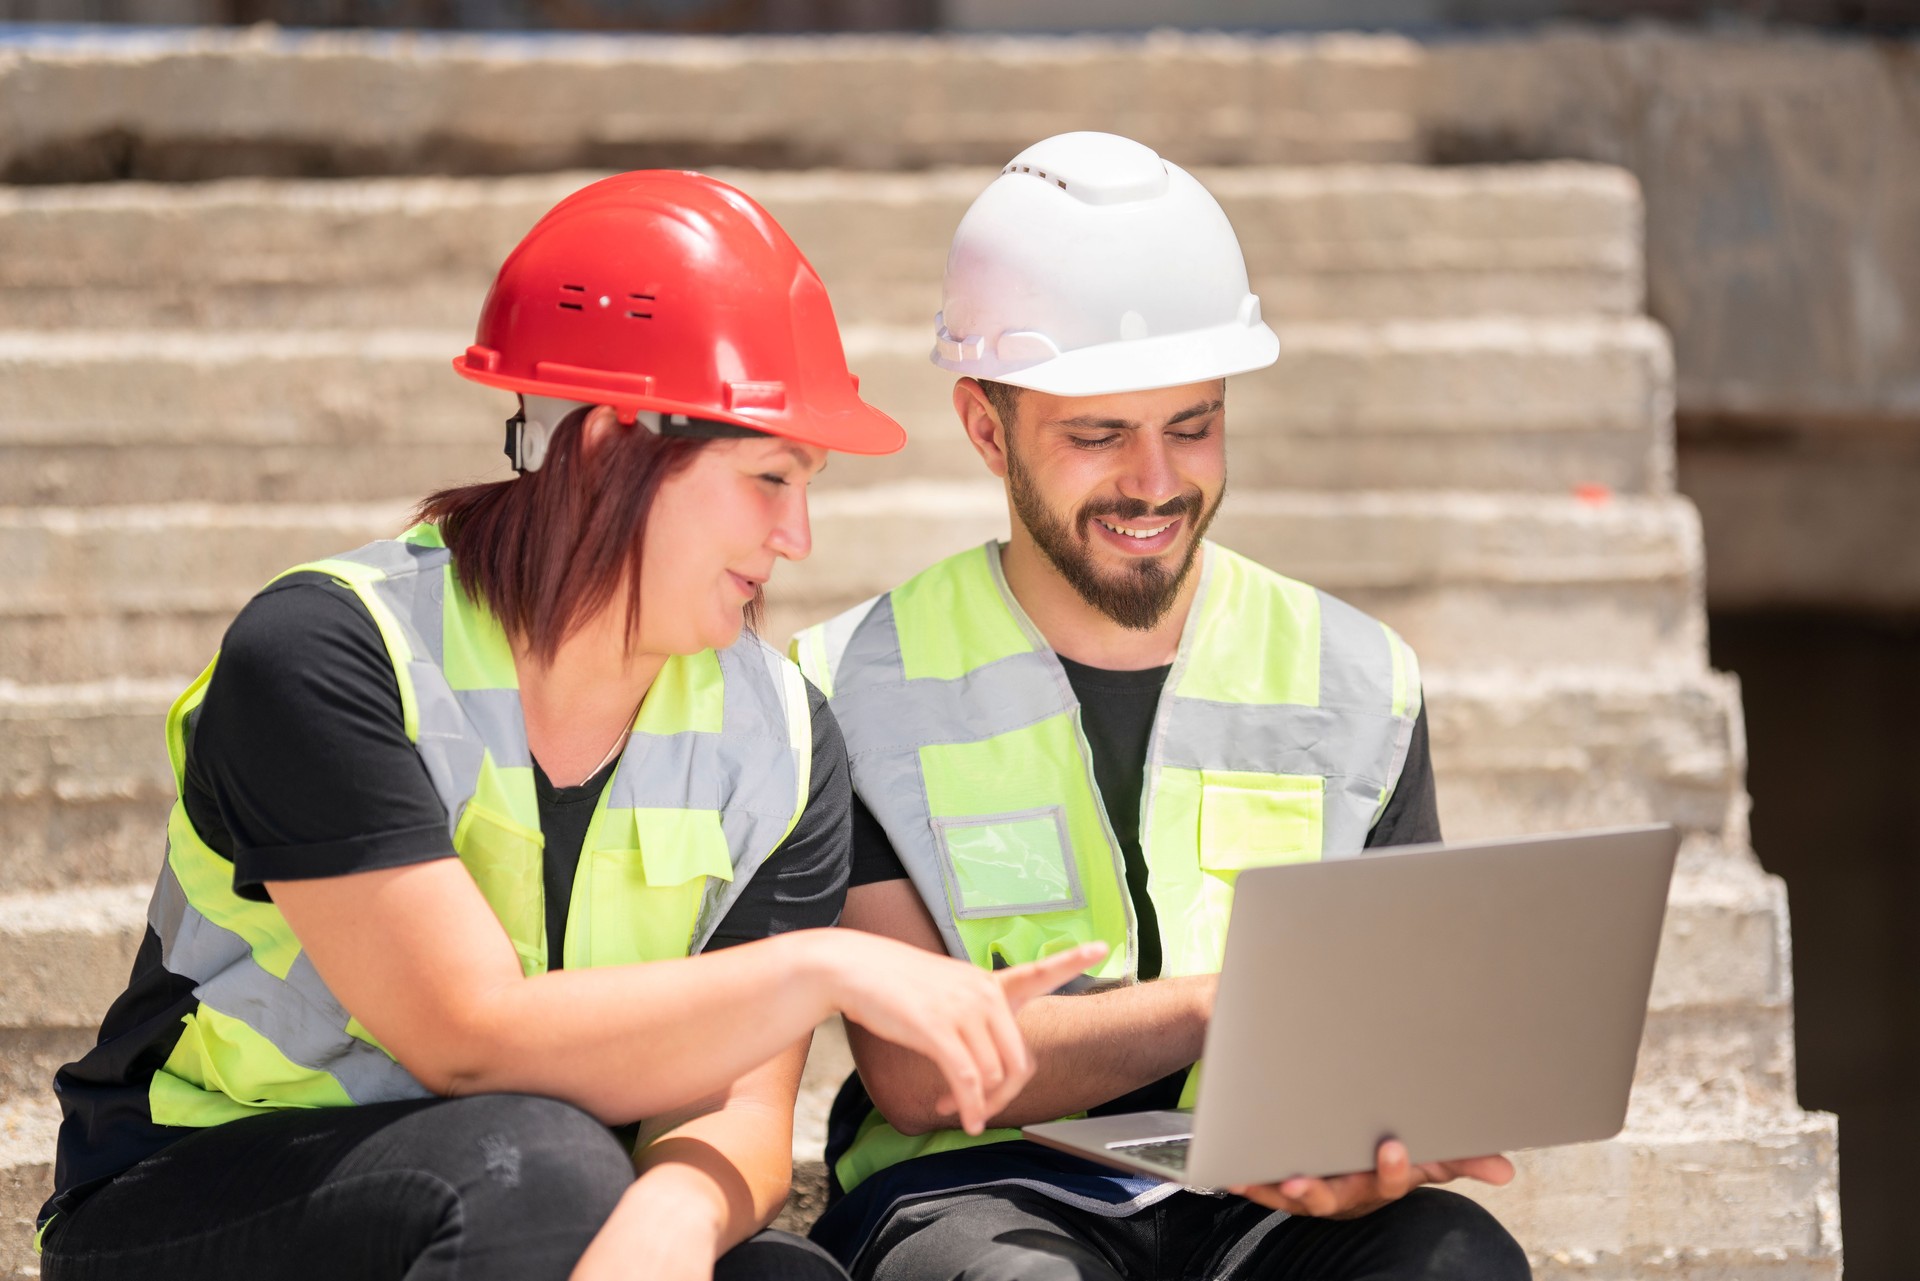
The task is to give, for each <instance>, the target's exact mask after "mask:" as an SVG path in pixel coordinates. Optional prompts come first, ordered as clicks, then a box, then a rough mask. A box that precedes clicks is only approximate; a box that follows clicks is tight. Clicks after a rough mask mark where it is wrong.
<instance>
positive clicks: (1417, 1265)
mask: <svg viewBox="0 0 1920 1281" xmlns="http://www.w3.org/2000/svg"><path fill="white" fill-rule="evenodd" d="M854 1276H855V1277H856V1278H858V1281H949V1279H952V1281H959V1279H961V1278H964V1279H965V1281H1122V1279H1131V1281H1150V1279H1151V1281H1173V1279H1174V1278H1180V1279H1181V1281H1185V1279H1187V1278H1192V1279H1193V1281H1254V1279H1255V1278H1258V1279H1259V1281H1389V1279H1391V1281H1526V1279H1527V1278H1530V1277H1531V1276H1532V1271H1531V1269H1530V1268H1529V1267H1528V1265H1527V1256H1526V1254H1525V1252H1524V1251H1522V1250H1521V1249H1520V1246H1519V1244H1518V1243H1516V1242H1515V1241H1514V1239H1513V1237H1512V1236H1511V1235H1509V1234H1508V1232H1507V1231H1506V1229H1505V1228H1503V1227H1501V1226H1500V1224H1499V1223H1498V1222H1497V1221H1496V1220H1495V1219H1494V1217H1493V1216H1492V1215H1490V1214H1488V1213H1487V1212H1486V1211H1485V1210H1483V1209H1481V1208H1480V1207H1479V1206H1478V1205H1476V1204H1475V1203H1474V1202H1472V1201H1469V1200H1468V1199H1467V1198H1465V1197H1463V1196H1459V1195H1457V1194H1455V1193H1452V1192H1448V1191H1445V1190H1444V1189H1440V1188H1420V1189H1417V1190H1416V1191H1414V1192H1413V1194H1412V1195H1410V1196H1408V1197H1405V1198H1404V1199H1402V1200H1399V1201H1396V1202H1394V1203H1393V1204H1391V1205H1388V1206H1386V1207H1384V1208H1382V1209H1379V1210H1376V1211H1374V1212H1373V1213H1372V1214H1369V1215H1366V1216H1365V1217H1363V1218H1359V1219H1348V1220H1337V1221H1336V1220H1331V1219H1308V1218H1294V1217H1289V1216H1287V1215H1284V1214H1278V1213H1275V1212H1274V1211H1271V1210H1268V1209H1266V1208H1264V1207H1262V1206H1258V1205H1255V1204H1254V1203H1252V1202H1251V1201H1245V1200H1242V1199H1240V1198H1239V1197H1210V1196H1202V1195H1200V1194H1198V1193H1192V1192H1177V1193H1175V1194H1174V1195H1172V1196H1170V1197H1168V1198H1167V1199H1166V1200H1164V1201H1160V1202H1158V1203H1156V1204H1155V1205H1153V1206H1150V1207H1148V1208H1147V1209H1145V1210H1141V1211H1139V1212H1137V1213H1135V1214H1132V1215H1129V1216H1128V1217H1126V1218H1109V1217H1106V1216H1103V1215H1100V1214H1096V1213H1093V1212H1091V1211H1087V1210H1079V1209H1076V1208H1074V1207H1073V1206H1070V1205H1065V1204H1062V1203H1061V1202H1058V1201H1054V1200H1052V1199H1050V1198H1048V1197H1046V1196H1045V1195H1043V1194H1041V1193H1039V1192H1035V1191H1033V1190H1031V1189H1028V1188H1024V1187H1019V1186H1009V1185H1001V1186H999V1187H993V1188H980V1189H975V1190H972V1191H965V1192H953V1193H949V1194H946V1195H940V1196H933V1197H926V1198H921V1199H918V1200H909V1201H903V1202H902V1203H900V1204H899V1205H897V1206H896V1207H894V1209H893V1211H892V1213H891V1214H890V1215H889V1216H888V1217H887V1218H886V1219H885V1220H884V1221H883V1222H882V1223H881V1225H880V1227H879V1228H878V1230H877V1231H876V1232H875V1233H874V1236H873V1239H872V1240H871V1241H870V1242H869V1243H868V1245H867V1248H866V1249H865V1250H864V1251H863V1252H862V1253H861V1256H860V1258H859V1260H858V1262H857V1265H856V1266H855V1268H854Z"/></svg>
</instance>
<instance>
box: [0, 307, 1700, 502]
mask: <svg viewBox="0 0 1920 1281" xmlns="http://www.w3.org/2000/svg"><path fill="white" fill-rule="evenodd" d="M476 296H477V295H476ZM395 319H399V317H395ZM1280 332H1281V344H1282V345H1281V357H1280V361H1279V363H1278V364H1277V365H1275V366H1274V367H1273V368H1271V369H1267V370H1263V371H1261V372H1259V373H1255V374H1247V375H1243V376H1242V377H1239V378H1236V379H1235V380H1234V382H1233V387H1232V399H1231V412H1230V414H1229V420H1228V421H1229V423H1230V430H1231V431H1232V433H1233V455H1232V457H1233V474H1234V479H1235V483H1236V484H1239V485H1250V486H1255V487H1267V486H1274V485H1286V486H1291V487H1295V488H1313V489H1354V488H1372V489H1395V488H1417V489H1434V488H1453V489H1482V490H1545V491H1549V492H1556V493H1564V492H1566V491H1567V490H1568V489H1569V488H1570V487H1573V486H1580V485H1598V486H1603V487H1607V488H1610V489H1613V490H1618V491H1620V492H1627V493H1639V492H1656V493H1666V492H1671V490H1672V477H1673V463H1672V441H1673V435H1672V386H1673V365H1672V356H1671V352H1670V349H1669V346H1668V343H1667V339H1666V335H1665V333H1664V331H1662V330H1661V329H1660V328H1659V327H1658V326H1657V325H1655V324H1653V323H1652V322H1650V321H1647V320H1645V319H1637V318H1612V319H1609V318H1592V317H1588V318H1578V317H1574V318H1566V317H1563V318H1557V319H1544V318H1542V319H1534V320H1518V319H1482V320H1433V321H1394V322H1381V323H1360V322H1347V323H1325V324H1306V323H1299V324H1283V325H1282V326H1281V327H1280ZM846 339H847V349H848V356H849V361H850V363H851V364H852V366H853V368H854V370H855V372H856V373H858V374H860V376H861V380H862V386H863V388H864V389H865V391H866V394H867V395H868V396H869V397H870V398H871V399H872V400H873V402H874V403H875V404H877V405H879V406H881V407H882V408H884V409H886V410H888V411H889V412H890V413H893V414H895V415H896V416H898V417H899V418H900V419H901V420H902V421H903V422H904V423H905V424H906V426H907V428H908V433H909V439H910V443H909V444H908V446H907V448H906V449H904V450H902V451H901V452H900V453H898V454H895V455H892V456H889V457H886V458H877V459H876V458H854V457H847V458H842V459H840V460H838V461H837V462H836V463H835V464H834V465H833V466H832V467H829V468H828V469H827V470H826V472H825V473H823V475H822V476H821V480H820V486H821V487H822V488H845V487H850V486H869V485H874V484H879V483H884V482H887V481H892V480H899V479H907V478H927V479H953V478H955V477H978V476H981V475H983V474H984V473H983V471H982V470H981V466H980V463H979V460H978V458H977V457H976V456H975V455H974V453H973V451H972V448H971V447H970V446H969V445H968V444H967V442H966V439H965V437H964V436H963V435H962V433H961V432H960V429H959V427H958V425H957V424H956V422H955V420H954V415H953V410H952V406H951V403H950V389H951V387H952V383H953V380H952V378H951V377H949V376H947V375H945V374H943V373H941V372H940V371H939V370H936V369H934V368H933V367H932V366H931V365H930V364H929V363H928V361H927V352H928V350H929V347H930V343H931V339H930V338H929V336H928V330H927V329H926V327H924V326H920V327H907V326H853V327H849V328H848V329H847V331H846ZM467 341H468V338H467V336H466V335H464V334H462V333H458V332H453V331H446V332H442V331H431V332H429V331H419V330H405V331H401V330H381V331H355V330H316V331H309V332H278V333H271V332H258V331H256V332H219V333H214V332H205V333H197V332H191V331H186V330H177V331H135V330H118V331H115V330H94V331H88V332H69V333H59V332H36V331H26V330H15V331H11V332H5V333H0V378H4V380H5V381H6V383H7V385H8V388H9V402H8V408H7V411H6V413H5V415H4V420H3V421H0V506H6V505H16V506H21V505H37V504H50V503H59V504H70V505H98V504H111V503H140V502H153V501H175V500H195V501H209V502H263V501H274V502H288V501H293V502H337V501H364V500H367V499H373V498H384V497H405V498H415V497H418V496H420V495H422V494H424V493H427V492H429V491H431V490H433V489H436V488H440V487H442V486H445V485H450V484H456V483H464V482H466V481H469V480H473V479H480V478H485V479H500V478H504V477H505V476H506V475H508V472H507V471H506V467H505V463H504V461H503V460H502V458H501V456H500V427H499V423H500V420H502V419H504V418H505V417H506V415H507V414H508V413H510V412H512V400H511V398H510V397H509V396H507V395H505V394H503V393H500V392H494V391H489V390H487V389H485V388H480V387H477V386H474V385H473V384H471V383H467V382H464V381H463V380H461V379H459V378H457V377H455V376H454V375H453V374H452V373H451V372H450V371H449V369H448V368H447V362H448V361H449V360H450V359H451V358H452V357H453V355H455V354H457V353H458V352H460V351H462V350H463V349H464V347H465V344H466V342H467Z"/></svg>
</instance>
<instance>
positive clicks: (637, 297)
mask: <svg viewBox="0 0 1920 1281" xmlns="http://www.w3.org/2000/svg"><path fill="white" fill-rule="evenodd" d="M653 300H654V296H653V295H652V294H628V295H627V305H628V311H627V319H628V320H652V319H653V312H652V311H651V310H647V311H639V310H636V309H635V308H636V307H637V305H638V304H640V303H650V302H652V301H653Z"/></svg>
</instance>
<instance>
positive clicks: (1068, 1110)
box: [849, 975, 1215, 1134]
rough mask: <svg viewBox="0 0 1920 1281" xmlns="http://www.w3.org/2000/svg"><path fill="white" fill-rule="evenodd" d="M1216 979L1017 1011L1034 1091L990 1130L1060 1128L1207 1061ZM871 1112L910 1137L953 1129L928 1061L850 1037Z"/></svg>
mask: <svg viewBox="0 0 1920 1281" xmlns="http://www.w3.org/2000/svg"><path fill="white" fill-rule="evenodd" d="M1214 986H1215V979H1214V976H1212V975H1197V976H1193V977H1187V978H1172V979H1157V980H1154V981H1152V982H1148V983H1136V984H1133V985H1131V986H1128V987H1123V988H1117V989H1114V990H1112V991H1106V992H1097V993H1091V994H1089V995H1086V996H1049V997H1042V998H1040V999H1039V1000H1036V1001H1034V1002H1032V1003H1031V1004H1029V1005H1028V1006H1027V1007H1026V1008H1025V1009H1023V1010H1021V1011H1020V1015H1019V1023H1020V1031H1021V1033H1022V1035H1024V1036H1025V1037H1026V1042H1027V1049H1028V1051H1029V1052H1030V1053H1031V1054H1032V1055H1033V1059H1034V1063H1035V1064H1036V1069H1035V1072H1034V1075H1033V1079H1032V1081H1030V1082H1029V1083H1028V1084H1027V1088H1026V1089H1025V1090H1023V1091H1021V1093H1020V1094H1019V1096H1018V1097H1017V1098H1015V1099H1014V1101H1013V1102H1012V1103H1010V1104H1008V1105H1007V1107H1006V1108H1005V1109H1003V1110H1002V1111H1001V1112H1000V1113H999V1114H998V1115H996V1116H995V1117H994V1118H993V1119H992V1121H991V1122H990V1124H991V1125H994V1126H1020V1125H1029V1124H1032V1123H1034V1122H1038V1121H1052V1120H1057V1119H1058V1118H1060V1117H1063V1116H1069V1115H1071V1114H1073V1113H1075V1112H1083V1111H1085V1110H1086V1109H1088V1108H1091V1107H1095V1106H1097V1105H1099V1104H1101V1103H1105V1102H1107V1101H1108V1100H1109V1099H1114V1098H1118V1097H1119V1096H1120V1095H1122V1094H1126V1093H1128V1092H1129V1091H1132V1090H1137V1089H1139V1088H1140V1087H1141V1086H1143V1085H1149V1084H1151V1083H1153V1082H1154V1081H1157V1080H1159V1079H1160V1078H1161V1077H1164V1076H1166V1075H1167V1074H1168V1073H1170V1072H1176V1071H1178V1070H1179V1069H1181V1068H1183V1067H1186V1066H1187V1065H1188V1064H1190V1063H1192V1062H1193V1061H1194V1060H1196V1059H1198V1058H1199V1057H1200V1050H1201V1046H1202V1043H1203V1042H1204V1040H1205V1038H1206V1027H1207V1019H1208V1017H1209V1016H1210V1015H1211V1014H1212V1011H1213V993H1214ZM849 1033H850V1038H851V1042H852V1045H853V1051H854V1058H855V1060H856V1062H857V1063H858V1064H859V1067H860V1076H861V1079H862V1080H863V1081H864V1082H865V1083H866V1087H867V1091H868V1093H869V1094H870V1095H871V1096H872V1098H873V1101H874V1104H875V1105H876V1106H877V1107H878V1108H879V1109H880V1111H881V1113H882V1114H883V1115H884V1116H885V1117H886V1118H887V1120H888V1121H889V1122H890V1123H891V1124H892V1125H893V1126H894V1128H895V1129H898V1130H900V1131H901V1132H903V1133H907V1134H921V1133H925V1132H927V1131H929V1130H936V1129H944V1128H947V1127H950V1126H951V1125H952V1124H953V1121H954V1118H953V1116H952V1114H951V1112H942V1111H941V1110H939V1108H938V1106H937V1104H938V1103H939V1102H940V1101H942V1095H943V1094H944V1093H945V1086H944V1084H943V1083H942V1081H941V1079H940V1075H939V1073H938V1072H936V1071H935V1070H934V1067H933V1065H932V1064H931V1063H930V1062H928V1061H927V1060H926V1059H925V1058H923V1057H921V1056H920V1055H918V1054H914V1053H912V1052H910V1051H906V1050H902V1049H900V1048H899V1047H898V1046H895V1045H891V1044H889V1043H887V1042H885V1041H881V1040H879V1039H878V1038H876V1037H873V1036H870V1035H868V1034H867V1033H865V1032H863V1031H862V1030H861V1029H859V1028H857V1027H850V1028H849Z"/></svg>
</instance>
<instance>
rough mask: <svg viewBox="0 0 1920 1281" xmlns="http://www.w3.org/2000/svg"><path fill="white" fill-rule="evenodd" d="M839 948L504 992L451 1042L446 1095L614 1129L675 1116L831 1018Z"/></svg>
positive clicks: (620, 970)
mask: <svg viewBox="0 0 1920 1281" xmlns="http://www.w3.org/2000/svg"><path fill="white" fill-rule="evenodd" d="M842 941H843V936H836V935H835V934H834V932H832V931H827V930H801V931H796V932H794V933H791V934H783V935H777V936H775V937H773V938H768V939H763V940H760V941H758V942H754V943H747V944H743V945H741V946H739V947H732V948H727V949H725V950H724V951H720V952H715V953H711V954H707V955H704V956H701V957H698V958H689V959H678V960H666V961H653V962H648V963H646V964H643V965H626V966H614V967H608V968H604V969H585V970H560V971H556V972H552V973H548V974H541V975H535V976H533V977H531V978H515V979H513V980H510V981H507V982H502V983H499V984H497V985H495V986H494V987H492V988H491V989H490V990H488V991H487V992H486V993H485V994H484V995H483V996H481V997H479V998H478V999H476V1000H475V1001H474V1002H473V1003H472V1009H471V1010H470V1011H469V1012H468V1014H467V1016H466V1022H467V1024H468V1026H467V1028H466V1029H465V1034H464V1035H461V1036H458V1037H455V1038H450V1040H449V1042H448V1048H451V1047H453V1046H458V1047H459V1050H458V1055H457V1060H456V1061H450V1062H446V1063H444V1064H443V1065H442V1069H441V1070H442V1071H443V1072H444V1074H445V1081H444V1086H443V1087H442V1092H444V1093H448V1094H480V1093H504V1092H512V1093H528V1094H543V1095H547V1096H549V1097H552V1098H559V1099H565V1100H566V1101H568V1102H570V1103H573V1104H575V1105H576V1106H579V1107H581V1108H584V1109H585V1110H586V1111H588V1112H590V1113H592V1114H593V1115H595V1116H597V1117H599V1118H600V1119H602V1120H604V1121H607V1122H609V1123H610V1124H624V1123H626V1122H629V1121H633V1120H637V1119H639V1118H642V1117H652V1116H659V1115H661V1114H663V1113H667V1112H672V1111H674V1110H676V1109H679V1108H682V1107H685V1106H686V1105H687V1104H689V1103H691V1102H693V1101H694V1100H697V1099H702V1098H707V1097H709V1096H712V1095H714V1094H715V1093H716V1092H718V1091H721V1090H724V1089H726V1088H727V1087H728V1086H729V1085H730V1084H731V1083H732V1082H734V1081H735V1080H736V1079H737V1078H739V1077H741V1076H743V1075H745V1074H746V1073H748V1072H749V1071H751V1070H752V1069H754V1068H755V1067H757V1066H759V1065H760V1064H763V1063H765V1062H767V1060H769V1059H771V1058H773V1057H774V1056H775V1055H777V1054H778V1053H779V1052H780V1051H781V1050H782V1048H784V1047H787V1046H791V1045H792V1044H794V1043H795V1042H796V1041H799V1040H801V1039H803V1038H805V1037H807V1036H808V1035H810V1034H811V1033H812V1031H813V1029H814V1028H815V1027H816V1026H817V1025H819V1023H821V1022H822V1021H823V1020H825V1019H826V1018H828V1017H829V1016H831V1015H832V1014H833V1013H834V1011H835V1008H836V1007H835V1003H834V990H835V986H836V978H835V973H834V971H835V967H836V965H837V964H838V963H839V960H840V958H839V957H838V956H837V952H838V951H839V950H840V948H839V947H838V946H836V945H838V944H840V943H842ZM561 1047H564V1049H561ZM556 1051H558V1052H556ZM710 1124H725V1123H724V1122H720V1121H715V1122H710Z"/></svg>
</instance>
